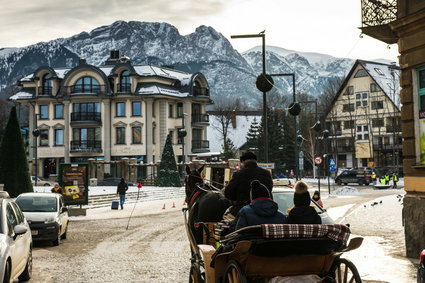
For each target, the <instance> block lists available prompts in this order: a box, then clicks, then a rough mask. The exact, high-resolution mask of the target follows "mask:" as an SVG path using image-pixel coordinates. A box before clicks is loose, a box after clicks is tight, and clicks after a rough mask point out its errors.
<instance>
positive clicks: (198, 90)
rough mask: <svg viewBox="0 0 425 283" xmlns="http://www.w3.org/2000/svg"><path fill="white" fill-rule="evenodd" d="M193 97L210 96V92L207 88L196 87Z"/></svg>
mask: <svg viewBox="0 0 425 283" xmlns="http://www.w3.org/2000/svg"><path fill="white" fill-rule="evenodd" d="M193 95H194V96H210V90H209V89H208V88H205V87H199V86H194V87H193Z"/></svg>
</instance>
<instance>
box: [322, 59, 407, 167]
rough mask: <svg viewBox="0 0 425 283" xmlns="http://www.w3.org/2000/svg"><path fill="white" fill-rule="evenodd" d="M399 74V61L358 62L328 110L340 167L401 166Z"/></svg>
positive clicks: (334, 150)
mask: <svg viewBox="0 0 425 283" xmlns="http://www.w3.org/2000/svg"><path fill="white" fill-rule="evenodd" d="M399 76H400V70H399V68H398V67H397V66H395V65H391V64H390V65H388V64H382V63H377V62H369V61H363V60H357V61H356V62H355V63H354V65H353V67H352V68H351V70H350V72H349V73H348V75H347V77H346V78H345V80H344V82H343V84H342V85H341V87H340V89H339V90H338V92H337V94H336V96H335V98H334V100H333V102H332V104H331V105H330V107H329V109H328V111H327V113H326V127H327V129H328V130H329V132H330V136H329V141H330V151H331V152H332V153H333V154H334V155H335V156H334V158H335V159H336V162H337V166H338V168H356V167H380V168H382V167H386V168H392V170H398V169H400V168H401V164H402V141H401V139H402V138H401V127H400V116H401V115H400V86H399Z"/></svg>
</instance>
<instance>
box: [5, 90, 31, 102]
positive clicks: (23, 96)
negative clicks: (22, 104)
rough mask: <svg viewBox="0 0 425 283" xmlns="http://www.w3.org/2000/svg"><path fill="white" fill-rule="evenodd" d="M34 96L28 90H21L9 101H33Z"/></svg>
mask: <svg viewBox="0 0 425 283" xmlns="http://www.w3.org/2000/svg"><path fill="white" fill-rule="evenodd" d="M33 95H34V94H33V93H32V92H30V91H28V90H21V91H18V92H17V93H15V94H14V95H12V96H11V97H9V100H19V99H31V98H33Z"/></svg>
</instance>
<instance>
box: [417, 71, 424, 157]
mask: <svg viewBox="0 0 425 283" xmlns="http://www.w3.org/2000/svg"><path fill="white" fill-rule="evenodd" d="M418 86H419V89H418V108H419V109H418V110H419V113H418V114H419V124H421V126H420V127H419V136H420V141H419V152H421V154H420V157H419V158H420V163H421V164H425V127H423V126H424V125H425V67H421V68H420V69H419V70H418Z"/></svg>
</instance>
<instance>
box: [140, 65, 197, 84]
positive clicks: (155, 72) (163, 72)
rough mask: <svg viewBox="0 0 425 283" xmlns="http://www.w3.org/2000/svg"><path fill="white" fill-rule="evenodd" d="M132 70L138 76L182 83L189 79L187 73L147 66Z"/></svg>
mask: <svg viewBox="0 0 425 283" xmlns="http://www.w3.org/2000/svg"><path fill="white" fill-rule="evenodd" d="M134 70H135V71H136V73H137V74H138V75H140V76H161V77H166V78H172V79H177V80H180V81H182V82H183V81H185V82H186V81H189V80H190V78H191V74H188V73H184V72H180V71H177V70H171V69H167V68H161V67H156V66H149V65H142V66H134ZM182 84H183V83H182Z"/></svg>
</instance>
